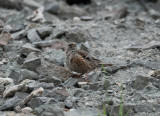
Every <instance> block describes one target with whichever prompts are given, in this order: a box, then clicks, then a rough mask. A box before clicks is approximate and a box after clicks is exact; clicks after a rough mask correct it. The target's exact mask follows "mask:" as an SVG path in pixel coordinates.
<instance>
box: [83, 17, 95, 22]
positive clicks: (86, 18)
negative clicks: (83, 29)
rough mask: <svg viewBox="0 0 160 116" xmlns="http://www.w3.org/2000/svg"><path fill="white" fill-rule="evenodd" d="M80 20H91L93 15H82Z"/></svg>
mask: <svg viewBox="0 0 160 116" xmlns="http://www.w3.org/2000/svg"><path fill="white" fill-rule="evenodd" d="M81 20H82V21H91V20H93V17H91V16H82V17H81Z"/></svg>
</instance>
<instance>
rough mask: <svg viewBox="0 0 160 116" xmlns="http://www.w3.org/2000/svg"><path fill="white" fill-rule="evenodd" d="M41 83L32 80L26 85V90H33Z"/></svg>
mask: <svg viewBox="0 0 160 116" xmlns="http://www.w3.org/2000/svg"><path fill="white" fill-rule="evenodd" d="M39 84H40V83H39V82H38V81H35V80H32V81H31V82H30V83H28V84H26V85H25V91H26V92H32V91H33V90H35V89H36V88H37V87H38V86H39Z"/></svg>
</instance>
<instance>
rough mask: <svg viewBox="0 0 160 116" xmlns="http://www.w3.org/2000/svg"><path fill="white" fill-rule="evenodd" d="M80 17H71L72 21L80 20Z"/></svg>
mask: <svg viewBox="0 0 160 116" xmlns="http://www.w3.org/2000/svg"><path fill="white" fill-rule="evenodd" d="M80 20H81V19H80V18H79V17H73V21H77V22H78V21H80Z"/></svg>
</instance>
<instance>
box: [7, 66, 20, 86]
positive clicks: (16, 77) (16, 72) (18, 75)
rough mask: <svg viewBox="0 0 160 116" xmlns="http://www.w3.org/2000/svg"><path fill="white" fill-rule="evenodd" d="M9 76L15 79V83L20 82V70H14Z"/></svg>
mask: <svg viewBox="0 0 160 116" xmlns="http://www.w3.org/2000/svg"><path fill="white" fill-rule="evenodd" d="M8 77H9V78H11V79H13V82H14V84H18V80H19V78H20V72H18V71H16V70H14V69H13V70H12V71H11V72H10V74H9V76H8Z"/></svg>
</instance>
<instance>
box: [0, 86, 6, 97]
mask: <svg viewBox="0 0 160 116" xmlns="http://www.w3.org/2000/svg"><path fill="white" fill-rule="evenodd" d="M4 90H5V87H4V86H3V85H0V95H1V93H3V91H4Z"/></svg>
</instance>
